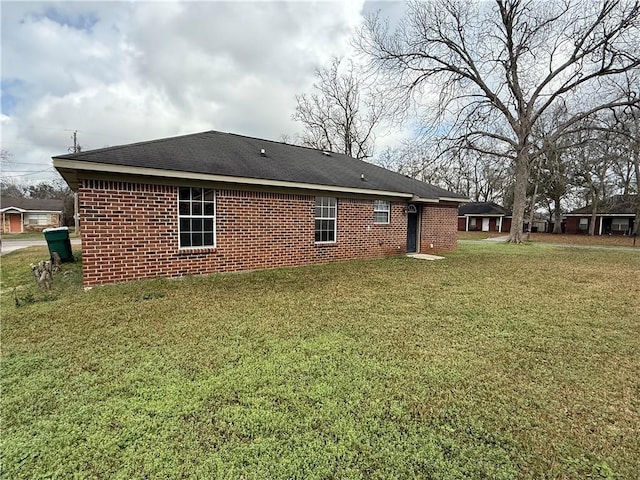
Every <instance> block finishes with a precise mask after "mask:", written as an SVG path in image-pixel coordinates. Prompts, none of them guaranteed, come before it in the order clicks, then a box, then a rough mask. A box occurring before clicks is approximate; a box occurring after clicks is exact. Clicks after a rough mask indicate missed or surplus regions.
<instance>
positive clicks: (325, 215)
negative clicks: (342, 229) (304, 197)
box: [315, 197, 338, 243]
mask: <svg viewBox="0 0 640 480" xmlns="http://www.w3.org/2000/svg"><path fill="white" fill-rule="evenodd" d="M337 218H338V200H337V199H336V198H333V197H316V213H315V219H316V243H329V242H335V241H336V226H337V225H336V224H337Z"/></svg>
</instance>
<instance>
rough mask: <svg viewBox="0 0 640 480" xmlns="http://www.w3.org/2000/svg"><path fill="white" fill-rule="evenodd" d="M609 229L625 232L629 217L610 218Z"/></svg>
mask: <svg viewBox="0 0 640 480" xmlns="http://www.w3.org/2000/svg"><path fill="white" fill-rule="evenodd" d="M611 230H612V231H614V232H626V231H627V230H629V219H628V218H614V219H613V220H611Z"/></svg>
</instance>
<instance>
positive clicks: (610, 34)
mask: <svg viewBox="0 0 640 480" xmlns="http://www.w3.org/2000/svg"><path fill="white" fill-rule="evenodd" d="M639 12H640V5H639V3H638V1H637V0H636V1H633V0H629V1H627V0H600V1H597V2H596V1H586V0H555V1H549V2H544V3H539V2H536V1H526V0H495V3H494V4H493V6H491V5H489V4H487V3H486V2H475V3H470V2H469V1H467V0H430V1H425V2H414V3H410V4H409V6H408V12H407V14H406V16H405V17H404V19H403V21H401V22H400V24H399V26H398V27H397V29H396V30H395V31H393V32H392V31H390V29H389V25H388V23H387V22H384V21H382V20H381V19H380V17H379V16H372V17H369V19H368V20H367V22H366V23H365V26H364V27H363V29H362V31H361V32H360V35H359V37H358V40H357V44H358V46H359V48H360V50H361V51H362V52H364V53H365V54H366V55H367V56H368V58H369V59H370V60H371V64H372V66H373V67H374V68H376V69H378V70H380V71H382V72H384V73H386V74H387V76H388V78H389V81H390V82H392V86H393V91H394V92H397V93H399V94H401V95H400V96H398V97H397V99H398V100H400V101H402V102H404V104H405V105H410V104H415V101H416V100H424V99H425V98H427V99H428V96H427V92H429V91H435V92H437V94H438V96H437V99H435V100H436V101H435V102H434V103H435V104H436V105H435V106H436V107H437V108H435V109H434V112H435V114H436V115H435V116H434V121H438V122H439V123H440V125H441V126H442V129H443V130H446V132H445V133H444V134H443V135H442V137H443V139H444V140H447V141H449V142H458V143H464V144H465V146H466V148H469V149H475V150H476V151H480V152H483V153H485V154H487V155H503V156H505V157H507V158H509V159H510V161H511V162H512V165H513V171H514V189H513V190H514V192H513V222H512V227H511V232H510V237H509V238H510V241H512V242H517V243H519V242H521V241H522V224H523V219H524V211H525V207H526V202H527V198H526V197H527V185H528V182H529V177H530V173H531V166H532V162H533V160H534V159H535V156H537V155H539V154H540V149H536V148H535V145H534V144H533V140H532V133H533V129H534V127H535V125H536V123H537V122H539V121H540V119H541V118H542V116H543V115H544V114H545V112H546V111H548V110H550V109H552V108H553V107H555V106H557V105H560V104H566V105H567V112H568V115H567V119H566V121H565V122H563V123H560V124H558V125H557V126H556V129H555V130H554V131H553V132H551V133H550V137H551V139H552V140H553V138H557V137H559V136H561V135H563V134H564V133H565V132H566V131H567V130H570V129H571V128H573V127H574V126H575V125H576V124H577V123H579V122H580V121H581V120H583V119H585V118H587V117H589V116H591V115H593V114H595V113H597V112H599V111H601V110H604V109H617V108H623V107H625V106H628V105H631V104H638V102H639V99H638V98H637V97H636V98H628V97H625V96H624V95H621V94H620V92H619V91H618V90H616V84H615V80H616V79H617V78H618V77H620V76H622V75H624V74H625V72H628V71H630V70H634V69H637V68H638V67H639V66H640V60H639V58H638V55H637V50H638V45H639V44H640V34H639V19H638V16H639ZM587 95H588V96H587ZM577 99H580V100H579V101H577Z"/></svg>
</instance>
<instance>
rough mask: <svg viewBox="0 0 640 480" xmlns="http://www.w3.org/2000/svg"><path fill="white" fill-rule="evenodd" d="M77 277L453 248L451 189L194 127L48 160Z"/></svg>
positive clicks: (173, 273) (97, 279)
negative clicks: (73, 220)
mask: <svg viewBox="0 0 640 480" xmlns="http://www.w3.org/2000/svg"><path fill="white" fill-rule="evenodd" d="M53 161H54V166H55V168H56V169H57V170H58V171H59V172H60V173H61V174H62V176H63V177H64V178H65V180H66V181H67V183H68V184H69V186H70V187H71V188H72V189H73V190H75V191H77V193H78V203H79V215H80V221H81V222H82V229H81V239H82V249H83V252H82V263H83V281H84V285H85V286H91V285H98V284H104V283H113V282H122V281H127V280H133V279H137V278H145V277H158V276H165V277H177V276H181V275H191V274H206V273H213V272H230V271H238V270H252V269H260V268H270V267H278V266H294V265H306V264H315V263H324V262H330V261H336V260H346V259H352V258H376V257H383V256H387V255H397V254H401V253H405V252H424V253H432V252H433V253H435V252H446V251H452V250H455V248H456V215H457V208H458V204H459V203H461V202H465V201H467V199H466V198H465V197H463V196H461V195H458V194H455V193H452V192H449V191H446V190H443V189H441V188H438V187H435V186H432V185H429V184H426V183H423V182H420V181H417V180H413V179H410V178H407V177H405V176H404V175H400V174H397V173H394V172H391V171H389V170H386V169H384V168H381V167H378V166H375V165H372V164H370V163H366V162H363V161H360V160H356V159H354V158H351V157H347V156H345V155H341V154H336V153H329V152H322V151H319V150H313V149H310V148H305V147H300V146H293V145H287V144H284V143H278V142H272V141H268V140H260V139H257V138H250V137H244V136H240V135H234V134H230V133H221V132H213V131H212V132H204V133H198V134H193V135H185V136H181V137H174V138H167V139H161V140H155V141H148V142H142V143H135V144H131V145H124V146H118V147H109V148H103V149H99V150H93V151H85V152H81V153H74V154H69V155H62V156H58V157H54V159H53Z"/></svg>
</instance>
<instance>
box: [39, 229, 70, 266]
mask: <svg viewBox="0 0 640 480" xmlns="http://www.w3.org/2000/svg"><path fill="white" fill-rule="evenodd" d="M42 233H44V238H45V239H46V240H47V246H48V247H49V254H50V255H51V261H53V252H57V253H58V255H60V260H62V261H63V262H73V260H74V258H73V253H72V252H71V240H70V239H69V227H58V228H45V229H44V230H43V231H42Z"/></svg>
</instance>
